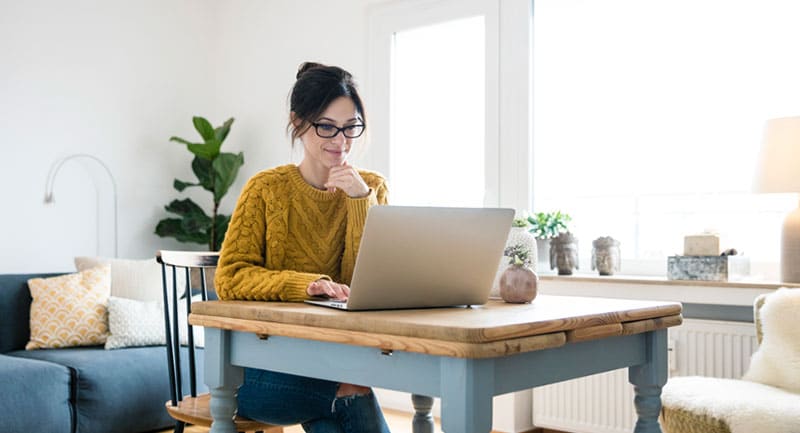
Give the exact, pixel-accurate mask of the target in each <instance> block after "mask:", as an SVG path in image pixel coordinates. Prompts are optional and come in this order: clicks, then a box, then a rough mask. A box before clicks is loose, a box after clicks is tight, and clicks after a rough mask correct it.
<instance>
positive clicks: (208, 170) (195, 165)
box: [192, 156, 214, 193]
mask: <svg viewBox="0 0 800 433" xmlns="http://www.w3.org/2000/svg"><path fill="white" fill-rule="evenodd" d="M192 171H193V172H194V175H195V176H197V180H199V181H200V186H202V187H203V189H205V190H207V191H209V192H212V193H213V192H214V168H213V167H212V166H211V160H210V159H203V158H200V157H199V156H196V157H195V158H194V160H193V161H192Z"/></svg>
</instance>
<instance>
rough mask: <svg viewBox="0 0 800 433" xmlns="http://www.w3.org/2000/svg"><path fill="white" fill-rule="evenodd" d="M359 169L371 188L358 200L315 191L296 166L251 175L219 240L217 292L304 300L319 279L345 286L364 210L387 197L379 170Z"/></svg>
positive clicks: (222, 295) (225, 295)
mask: <svg viewBox="0 0 800 433" xmlns="http://www.w3.org/2000/svg"><path fill="white" fill-rule="evenodd" d="M358 172H359V174H360V175H361V177H362V178H363V179H364V181H365V182H366V183H367V186H369V187H370V193H369V195H367V196H366V197H363V198H350V197H348V196H347V194H345V193H344V192H343V191H341V190H337V191H336V192H335V193H330V192H327V191H321V190H318V189H316V188H314V187H313V186H311V185H309V184H308V183H306V181H305V180H303V178H302V176H301V175H300V170H299V169H298V168H297V166H295V165H284V166H280V167H276V168H272V169H269V170H265V171H262V172H260V173H258V174H256V175H255V176H253V177H252V178H250V179H249V180H248V181H247V184H246V185H245V186H244V188H243V189H242V193H241V194H240V196H239V200H238V202H237V203H236V208H235V209H234V211H233V215H232V217H231V222H230V225H229V227H228V231H227V233H226V234H225V240H224V241H223V243H222V250H221V252H220V258H219V264H218V267H217V273H216V277H215V284H216V290H217V294H218V295H219V297H220V298H221V299H240V300H258V301H302V300H303V299H307V298H308V295H307V294H306V288H307V287H308V285H309V283H311V282H312V281H315V280H317V279H320V278H327V279H330V280H333V281H335V282H338V283H343V284H348V285H349V284H350V280H351V278H352V276H353V267H354V266H355V260H356V254H357V253H358V246H359V244H360V241H361V234H362V232H363V230H364V220H365V218H366V216H367V210H368V209H369V208H370V207H371V206H374V205H376V204H386V200H387V198H386V196H387V190H386V182H385V180H384V178H383V177H381V175H379V174H377V173H374V172H370V171H366V170H359V171H358Z"/></svg>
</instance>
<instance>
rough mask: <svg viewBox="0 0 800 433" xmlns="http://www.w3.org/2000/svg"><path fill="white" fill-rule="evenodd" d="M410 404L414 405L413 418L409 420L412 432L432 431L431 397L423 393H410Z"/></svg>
mask: <svg viewBox="0 0 800 433" xmlns="http://www.w3.org/2000/svg"><path fill="white" fill-rule="evenodd" d="M411 404H413V405H414V420H413V421H412V422H411V431H412V432H413V433H433V428H434V424H433V415H432V414H431V408H433V397H427V396H424V395H417V394H412V395H411Z"/></svg>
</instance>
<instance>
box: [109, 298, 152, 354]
mask: <svg viewBox="0 0 800 433" xmlns="http://www.w3.org/2000/svg"><path fill="white" fill-rule="evenodd" d="M162 314H163V310H162V309H161V304H160V303H159V302H142V301H136V300H133V299H126V298H118V297H116V296H112V297H110V298H108V329H109V332H110V335H109V336H108V339H107V340H106V346H105V347H106V349H120V348H123V347H133V346H155V345H159V344H164V316H163V315H162Z"/></svg>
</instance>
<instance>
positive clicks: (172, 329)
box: [156, 250, 283, 433]
mask: <svg viewBox="0 0 800 433" xmlns="http://www.w3.org/2000/svg"><path fill="white" fill-rule="evenodd" d="M218 259H219V253H214V252H196V251H166V250H161V251H158V253H157V254H156V260H157V261H158V262H159V263H161V276H162V285H163V302H164V305H165V308H164V332H165V335H166V349H167V364H168V366H167V368H168V371H169V383H170V400H168V401H167V402H166V403H165V406H166V408H167V412H169V414H170V416H171V417H172V418H174V419H175V421H176V423H175V433H182V432H183V430H184V427H185V426H186V424H194V425H199V426H204V427H211V421H212V418H211V413H210V410H209V402H210V400H211V396H210V395H209V394H208V393H204V394H200V395H198V393H197V375H198V371H197V351H198V348H197V347H196V345H195V338H194V337H195V336H194V333H193V329H192V325H190V324H189V323H188V320H186V317H188V315H189V313H191V311H192V302H193V301H195V300H203V301H206V300H208V299H209V298H208V288H207V284H206V276H207V274H208V273H207V271H208V270H209V269H213V268H216V266H217V260H218ZM193 275H194V276H199V279H197V278H195V279H197V280H198V283H196V284H199V287H194V288H193V287H192V280H193V278H192V276H193ZM179 286H182V287H179ZM198 292H199V293H198ZM198 298H199V299H198ZM172 300H176V302H173V301H172ZM181 310H182V311H181ZM184 313H185V314H184ZM182 336H183V338H182ZM184 339H185V340H188V341H186V343H185V346H184V347H182V344H181V343H182V340H184ZM182 356H186V357H187V358H188V359H187V360H186V361H185V362H184V363H182V362H181V357H182ZM187 363H188V372H187V371H182V370H183V368H182V367H185V366H186V365H187ZM199 373H200V374H202V372H199ZM186 379H188V382H189V384H188V385H189V392H188V393H185V391H184V390H185V388H186V384H185V383H184V382H185V381H186ZM234 422H235V423H236V428H237V431H240V432H258V433H282V432H283V427H281V426H274V425H271V424H264V423H260V422H256V421H253V420H250V419H247V418H244V417H240V416H237V417H236V418H235V419H234Z"/></svg>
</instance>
